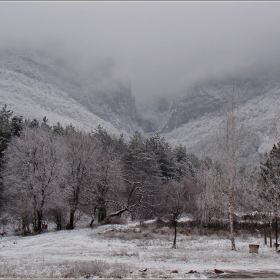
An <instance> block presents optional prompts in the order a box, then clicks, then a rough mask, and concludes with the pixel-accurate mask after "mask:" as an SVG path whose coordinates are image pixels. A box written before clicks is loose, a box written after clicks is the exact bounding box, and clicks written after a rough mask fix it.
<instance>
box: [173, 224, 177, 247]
mask: <svg viewBox="0 0 280 280" xmlns="http://www.w3.org/2000/svg"><path fill="white" fill-rule="evenodd" d="M173 225H174V239H173V245H172V249H176V246H177V245H176V241H177V220H174V221H173Z"/></svg>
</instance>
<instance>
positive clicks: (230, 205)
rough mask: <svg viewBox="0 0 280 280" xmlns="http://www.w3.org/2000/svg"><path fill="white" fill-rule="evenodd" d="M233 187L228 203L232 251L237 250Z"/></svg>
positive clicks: (230, 190)
mask: <svg viewBox="0 0 280 280" xmlns="http://www.w3.org/2000/svg"><path fill="white" fill-rule="evenodd" d="M232 191H233V190H232V186H230V189H229V201H228V209H229V226H230V241H231V250H236V247H235V239H234V224H233V206H232V196H233V194H232Z"/></svg>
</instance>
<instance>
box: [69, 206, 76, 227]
mask: <svg viewBox="0 0 280 280" xmlns="http://www.w3.org/2000/svg"><path fill="white" fill-rule="evenodd" d="M74 216H75V210H71V211H70V220H69V225H68V229H74Z"/></svg>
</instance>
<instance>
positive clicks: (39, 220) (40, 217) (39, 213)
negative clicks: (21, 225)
mask: <svg viewBox="0 0 280 280" xmlns="http://www.w3.org/2000/svg"><path fill="white" fill-rule="evenodd" d="M42 220H43V213H42V211H41V210H40V211H37V228H36V231H37V232H39V233H40V232H42Z"/></svg>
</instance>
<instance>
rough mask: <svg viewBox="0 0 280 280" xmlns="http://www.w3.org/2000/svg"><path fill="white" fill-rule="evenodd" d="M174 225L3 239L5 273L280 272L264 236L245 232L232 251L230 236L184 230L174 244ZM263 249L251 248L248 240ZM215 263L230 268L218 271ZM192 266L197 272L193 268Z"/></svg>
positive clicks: (0, 272) (1, 270)
mask: <svg viewBox="0 0 280 280" xmlns="http://www.w3.org/2000/svg"><path fill="white" fill-rule="evenodd" d="M172 240H173V236H172V229H170V228H167V227H163V228H156V227H153V226H152V227H151V226H150V227H147V226H146V227H143V226H141V227H140V225H139V224H137V223H134V224H129V225H105V226H100V227H96V228H93V229H89V228H84V229H76V230H73V231H59V232H48V233H43V234H40V235H36V236H29V237H20V236H6V237H2V238H1V239H0V277H20V278H22V277H23V278H34V277H36V278H48V277H51V278H54V277H58V278H64V277H70V278H74V277H78V278H84V277H86V276H87V277H89V278H211V277H229V276H230V275H231V274H232V273H233V272H234V271H235V272H236V273H237V274H236V275H237V276H236V277H237V278H238V276H239V277H240V275H242V274H243V275H244V273H245V274H246V273H247V274H248V273H250V274H252V275H255V276H256V277H258V275H262V277H266V276H267V277H270V278H271V277H276V276H278V277H279V275H280V269H279V261H280V254H279V253H277V252H275V249H273V248H269V247H268V246H267V245H264V244H263V238H262V237H261V236H259V237H251V236H249V235H243V236H242V237H241V236H239V237H237V238H236V245H237V251H231V245H230V241H229V240H228V239H227V237H222V236H217V235H212V236H199V235H195V234H186V233H183V232H182V233H180V234H179V236H178V240H177V245H178V248H177V249H171V246H172ZM252 243H254V244H259V245H260V248H259V253H258V254H256V253H249V246H248V245H249V244H252ZM214 269H220V270H223V271H224V272H225V273H224V274H221V275H219V276H218V275H217V274H215V273H214ZM190 270H193V271H196V272H197V273H189V272H190Z"/></svg>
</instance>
